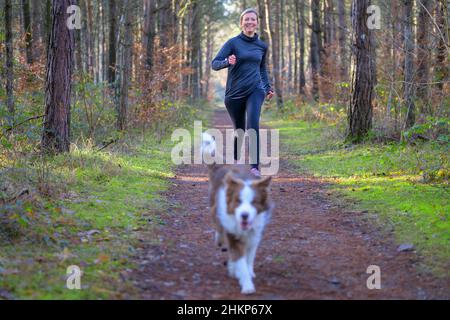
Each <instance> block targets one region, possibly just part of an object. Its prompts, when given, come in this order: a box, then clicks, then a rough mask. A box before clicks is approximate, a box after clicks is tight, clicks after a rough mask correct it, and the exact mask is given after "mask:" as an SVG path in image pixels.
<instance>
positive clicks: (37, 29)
mask: <svg viewBox="0 0 450 320" xmlns="http://www.w3.org/2000/svg"><path fill="white" fill-rule="evenodd" d="M31 3H32V12H33V14H32V17H33V21H32V30H33V31H32V33H33V45H34V58H37V59H38V60H39V59H40V58H41V54H42V43H43V41H44V37H45V34H44V28H43V27H42V22H43V19H42V7H41V4H42V0H32V2H31Z"/></svg>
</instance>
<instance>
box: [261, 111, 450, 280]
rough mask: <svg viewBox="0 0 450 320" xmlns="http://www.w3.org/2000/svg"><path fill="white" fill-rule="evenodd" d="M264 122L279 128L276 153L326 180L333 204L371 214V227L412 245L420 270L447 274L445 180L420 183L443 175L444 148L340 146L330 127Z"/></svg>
mask: <svg viewBox="0 0 450 320" xmlns="http://www.w3.org/2000/svg"><path fill="white" fill-rule="evenodd" d="M266 118H267V119H266V121H265V124H266V125H268V126H271V127H272V128H276V129H279V130H280V139H281V148H282V150H280V153H281V154H284V155H285V157H286V158H288V159H289V161H290V162H291V163H292V164H293V165H294V166H295V168H296V169H297V170H298V171H299V172H301V173H303V174H311V175H314V176H316V177H319V178H321V179H324V181H326V182H328V185H329V188H330V190H331V192H332V194H333V195H334V198H335V201H342V198H344V199H345V200H344V201H345V202H346V205H347V207H354V208H355V209H359V210H366V211H368V212H370V213H375V214H376V216H377V219H376V221H374V223H377V224H379V225H380V226H390V227H392V228H393V229H394V234H395V238H396V240H397V242H398V243H412V244H414V245H415V247H416V248H417V249H418V250H419V251H420V252H421V253H422V255H423V256H424V258H425V262H426V264H427V266H426V267H428V268H431V269H432V270H433V271H434V272H435V273H436V274H438V275H443V274H447V275H448V274H449V271H448V265H449V263H450V213H449V212H450V203H449V199H450V198H449V196H448V192H449V190H448V188H449V185H448V181H447V180H440V181H439V183H427V182H428V181H427V180H426V179H425V177H426V173H427V172H434V171H436V172H441V171H443V172H448V170H449V163H448V158H447V157H448V145H442V144H436V143H423V144H420V145H416V146H411V145H405V144H400V143H392V144H384V145H382V144H372V143H365V144H361V145H344V144H343V143H340V142H339V141H343V139H341V138H342V135H339V132H338V131H337V130H334V129H333V128H335V127H336V126H335V125H328V124H324V123H313V124H311V123H306V122H303V121H299V120H295V121H294V120H283V119H276V120H274V117H270V115H269V116H266ZM333 131H334V133H333ZM339 199H341V200H339ZM385 229H388V228H385Z"/></svg>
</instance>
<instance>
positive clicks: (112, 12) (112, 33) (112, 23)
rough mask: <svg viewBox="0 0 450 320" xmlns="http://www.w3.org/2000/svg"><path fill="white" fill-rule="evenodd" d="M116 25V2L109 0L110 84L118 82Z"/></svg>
mask: <svg viewBox="0 0 450 320" xmlns="http://www.w3.org/2000/svg"><path fill="white" fill-rule="evenodd" d="M116 25H117V10H116V0H109V49H108V55H109V62H108V82H109V83H110V84H112V83H114V82H115V81H116V54H117V53H116V33H117V31H116Z"/></svg>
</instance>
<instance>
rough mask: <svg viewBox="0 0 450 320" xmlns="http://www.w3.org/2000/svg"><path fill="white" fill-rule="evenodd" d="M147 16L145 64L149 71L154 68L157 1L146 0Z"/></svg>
mask: <svg viewBox="0 0 450 320" xmlns="http://www.w3.org/2000/svg"><path fill="white" fill-rule="evenodd" d="M146 10H147V15H146V19H145V26H144V30H145V31H144V32H145V35H144V37H145V38H146V40H145V44H146V46H145V49H146V54H145V57H146V58H145V62H146V65H147V67H148V68H149V69H151V68H152V66H153V51H154V41H155V0H146Z"/></svg>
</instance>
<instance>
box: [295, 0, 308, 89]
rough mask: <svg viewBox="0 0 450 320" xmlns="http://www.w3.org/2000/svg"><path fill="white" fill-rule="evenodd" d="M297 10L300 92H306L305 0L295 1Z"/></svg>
mask: <svg viewBox="0 0 450 320" xmlns="http://www.w3.org/2000/svg"><path fill="white" fill-rule="evenodd" d="M295 12H296V14H297V21H298V23H297V32H298V34H299V42H300V57H299V60H300V63H299V75H298V77H299V80H298V81H299V94H300V95H304V94H305V86H306V77H305V1H300V5H299V1H295Z"/></svg>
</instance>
